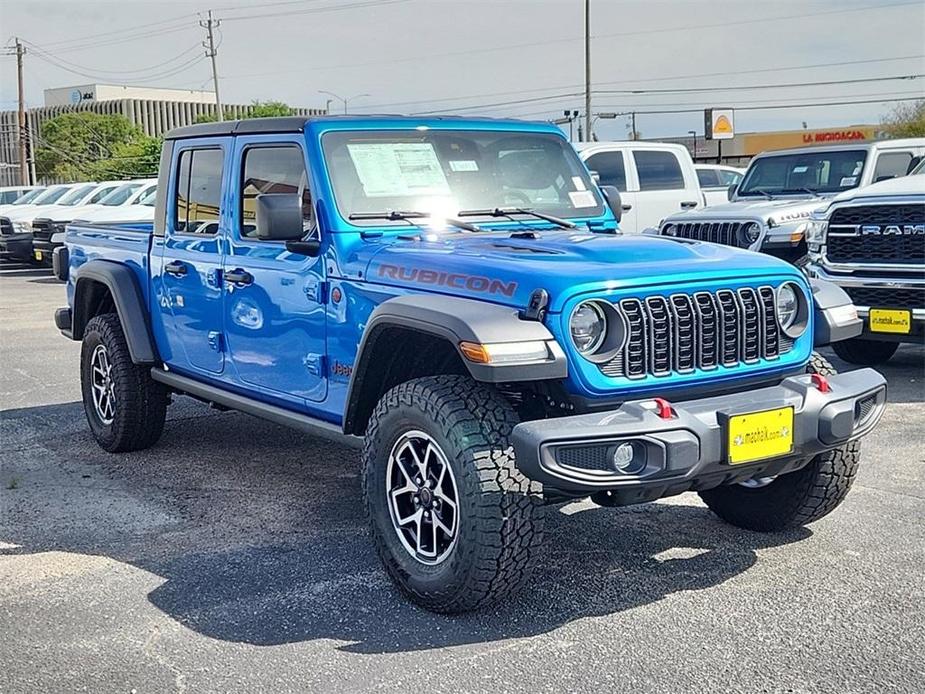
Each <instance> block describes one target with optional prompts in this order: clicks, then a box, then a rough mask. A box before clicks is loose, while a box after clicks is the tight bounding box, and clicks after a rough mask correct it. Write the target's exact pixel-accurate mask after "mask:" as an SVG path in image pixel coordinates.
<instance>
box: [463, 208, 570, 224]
mask: <svg viewBox="0 0 925 694" xmlns="http://www.w3.org/2000/svg"><path fill="white" fill-rule="evenodd" d="M515 214H525V215H529V216H531V217H536V218H537V219H542V220H544V221H546V222H549V223H550V224H555V225H556V226H558V227H562V228H563V229H574V228H575V225H574V224H573V223H572V222H570V221H568V220H567V219H560V218H559V217H553V216H552V215H550V214H543V213H542V212H537V211H536V210H531V209H527V208H523V207H496V208H494V209H493V210H463V211H462V212H460V213H459V216H460V217H507V218H508V219H511V220H513V221H515V222H516V221H517V220H516V219H514V217H513V215H515Z"/></svg>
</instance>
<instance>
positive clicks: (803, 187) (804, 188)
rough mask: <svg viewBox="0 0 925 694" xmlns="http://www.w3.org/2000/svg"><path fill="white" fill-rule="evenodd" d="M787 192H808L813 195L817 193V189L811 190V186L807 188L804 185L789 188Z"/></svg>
mask: <svg viewBox="0 0 925 694" xmlns="http://www.w3.org/2000/svg"><path fill="white" fill-rule="evenodd" d="M787 192H788V193H796V192H801V193H809V194H810V195H812V196H813V197H815V196H817V195H819V191H818V190H813V189H812V188H807V187H805V186H799V187H798V188H789V189H788V190H787Z"/></svg>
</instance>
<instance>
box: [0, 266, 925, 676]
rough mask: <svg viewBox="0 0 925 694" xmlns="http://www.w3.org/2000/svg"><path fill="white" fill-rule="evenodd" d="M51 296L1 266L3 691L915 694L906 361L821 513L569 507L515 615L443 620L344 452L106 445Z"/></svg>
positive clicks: (924, 557) (916, 415)
mask: <svg viewBox="0 0 925 694" xmlns="http://www.w3.org/2000/svg"><path fill="white" fill-rule="evenodd" d="M64 303H65V300H64V288H63V285H61V284H59V283H57V282H56V281H55V280H53V279H52V278H51V277H50V276H49V275H48V273H47V272H45V271H41V270H36V269H34V268H32V267H29V266H17V265H11V264H0V317H2V320H0V364H2V369H0V410H2V411H0V457H2V465H0V692H3V693H4V694H5V693H7V692H9V693H14V692H17V693H18V692H94V693H103V692H126V693H128V692H138V693H139V694H141V693H143V692H172V691H188V692H212V691H222V692H231V691H234V692H365V691H389V692H391V691H403V692H427V693H428V694H433V693H437V692H469V691H487V692H499V693H500V692H546V691H550V692H566V691H570V692H592V691H593V692H601V691H626V692H672V693H681V692H839V693H849V692H857V693H859V694H860V693H863V694H867V693H869V692H910V693H911V692H922V691H925V660H923V658H922V652H923V651H925V522H923V521H925V406H923V401H925V388H923V385H925V373H923V366H925V349H923V348H922V347H920V346H909V347H903V348H902V349H901V350H900V352H899V353H898V354H897V355H896V357H894V359H893V360H892V361H891V362H890V363H889V364H888V365H887V366H886V367H884V368H883V369H882V370H883V372H884V374H885V375H886V376H887V378H888V380H889V387H890V392H889V401H890V404H889V406H888V409H887V411H886V413H885V415H884V418H883V421H882V423H881V424H880V426H879V428H878V429H877V430H876V431H875V432H874V433H873V434H872V435H871V436H870V437H868V438H867V439H866V440H865V443H864V446H863V451H864V462H863V468H862V470H861V472H860V475H859V478H858V480H857V482H856V484H855V487H854V489H853V490H852V491H851V493H850V495H849V497H848V499H847V500H846V501H845V503H844V504H843V505H842V506H841V507H840V508H839V509H837V510H836V511H835V512H834V513H833V514H832V515H830V516H829V517H827V518H825V519H823V520H821V521H820V522H818V523H815V524H813V525H812V526H810V527H809V528H807V529H804V530H800V531H796V532H791V533H785V534H775V535H763V534H758V533H752V532H747V531H743V530H737V529H735V528H732V527H729V526H727V525H724V524H723V523H721V522H720V521H719V520H717V519H716V518H715V517H714V516H713V515H712V514H711V513H710V512H709V511H708V510H707V509H706V508H705V507H704V506H703V504H701V503H700V502H699V500H698V498H697V497H696V496H695V495H685V496H681V497H676V498H674V499H671V500H668V501H663V502H659V503H655V504H650V505H646V506H637V507H630V508H625V509H606V508H598V507H596V506H595V505H593V504H591V503H590V502H587V501H585V502H576V503H573V504H569V505H567V506H564V507H562V508H560V509H557V510H554V511H553V512H552V513H551V519H550V522H549V526H548V527H549V532H548V540H549V542H548V548H547V550H546V554H545V556H544V558H543V559H542V561H541V562H540V565H539V566H538V567H537V570H536V572H535V575H534V578H533V579H532V581H531V582H530V584H529V585H528V586H527V588H526V590H525V591H524V592H523V593H522V594H521V595H520V597H519V598H517V599H515V600H512V601H510V602H509V603H508V604H505V605H503V606H501V607H499V608H496V609H493V610H490V611H487V612H483V613H477V614H472V615H467V616H463V617H445V616H436V615H433V614H430V613H427V612H424V611H422V610H420V609H418V608H416V607H414V606H412V605H410V604H409V603H407V602H405V601H404V600H403V599H402V598H401V597H400V596H399V595H398V594H397V593H396V591H395V590H394V589H393V588H392V587H391V585H390V583H389V582H388V580H387V579H386V577H385V574H384V573H383V571H382V570H381V569H380V567H379V564H378V562H377V560H376V558H375V556H374V554H373V551H372V549H371V546H370V542H369V539H368V536H367V529H366V527H365V524H364V520H363V513H362V507H361V501H360V493H359V483H358V475H357V473H358V459H357V454H356V452H354V451H352V450H350V449H348V448H344V447H340V446H338V445H335V444H332V443H329V442H326V441H323V440H319V439H315V438H311V437H309V436H306V435H303V434H300V433H297V432H294V431H290V430H288V429H284V428H281V427H278V426H275V425H272V424H268V423H265V422H262V421H259V420H256V419H254V418H251V417H249V416H247V415H242V414H237V413H231V412H225V413H219V412H215V411H213V410H210V409H209V408H207V407H206V406H204V405H201V404H199V403H196V402H193V401H191V400H189V399H188V398H178V399H177V400H176V402H175V403H174V405H172V406H171V408H170V414H169V419H170V421H169V422H168V425H167V428H166V431H165V434H164V436H163V438H162V439H161V441H160V442H159V443H158V444H157V445H156V446H155V447H153V448H151V449H150V450H147V451H143V452H139V453H132V454H123V455H109V454H107V453H104V452H103V451H102V450H100V449H99V448H98V447H97V446H96V444H95V443H94V441H93V439H92V438H91V436H90V434H89V431H88V429H87V425H86V421H85V419H84V415H83V410H82V407H81V405H80V403H79V400H80V395H79V393H80V391H79V383H78V371H77V365H78V358H79V346H78V345H77V344H76V343H72V342H69V341H68V340H66V339H64V338H63V337H62V336H61V335H60V334H59V333H58V332H57V330H56V329H55V327H54V324H53V321H52V314H53V311H54V309H55V308H56V307H58V306H60V305H63V304H64ZM827 356H830V357H831V355H830V354H829V355H827ZM833 361H835V362H836V364H837V366H838V367H839V368H844V367H845V366H846V365H844V364H840V363H838V362H837V360H835V359H834V358H833Z"/></svg>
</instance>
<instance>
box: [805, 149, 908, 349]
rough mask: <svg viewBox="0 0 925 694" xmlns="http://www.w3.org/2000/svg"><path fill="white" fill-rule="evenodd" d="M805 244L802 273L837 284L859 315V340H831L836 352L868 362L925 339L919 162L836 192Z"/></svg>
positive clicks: (813, 223) (817, 215) (815, 223)
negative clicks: (905, 171)
mask: <svg viewBox="0 0 925 694" xmlns="http://www.w3.org/2000/svg"><path fill="white" fill-rule="evenodd" d="M806 241H807V244H808V246H809V263H808V264H807V266H806V271H807V274H808V275H809V276H810V277H817V278H820V279H824V280H827V281H829V282H834V283H835V284H837V285H839V286H840V287H842V288H843V289H844V290H845V291H846V292H847V293H848V296H850V297H851V300H852V301H853V302H854V305H855V306H856V307H857V310H858V313H859V314H860V316H861V318H862V319H863V320H864V332H863V334H862V335H861V336H860V337H857V338H854V339H850V340H844V341H842V342H837V343H835V344H834V345H832V348H833V349H834V350H835V353H836V354H837V355H838V356H840V357H841V358H842V359H844V360H845V361H847V362H850V363H852V364H861V365H865V366H871V365H875V364H881V363H883V362H885V361H887V360H888V359H889V358H890V357H892V356H893V354H894V353H895V352H896V349H897V348H898V347H899V345H900V344H901V343H903V342H915V343H918V344H921V343H922V341H923V340H925V164H922V165H920V166H919V168H918V169H917V170H916V171H913V172H912V173H911V174H910V175H908V176H904V177H902V178H894V179H891V180H888V181H883V182H881V183H875V184H873V185H870V186H867V187H865V188H858V189H856V190H852V191H848V192H847V193H842V194H841V195H839V196H837V197H835V198H834V199H833V200H832V201H831V203H830V204H829V205H828V206H827V207H825V208H823V209H821V210H818V211H817V212H816V213H815V214H814V216H813V222H812V224H811V226H810V229H809V231H808V232H807V235H806Z"/></svg>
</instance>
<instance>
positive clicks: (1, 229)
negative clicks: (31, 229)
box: [0, 217, 13, 236]
mask: <svg viewBox="0 0 925 694" xmlns="http://www.w3.org/2000/svg"><path fill="white" fill-rule="evenodd" d="M12 233H13V222H11V221H10V218H9V217H0V235H2V236H10V235H11V234H12Z"/></svg>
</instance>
